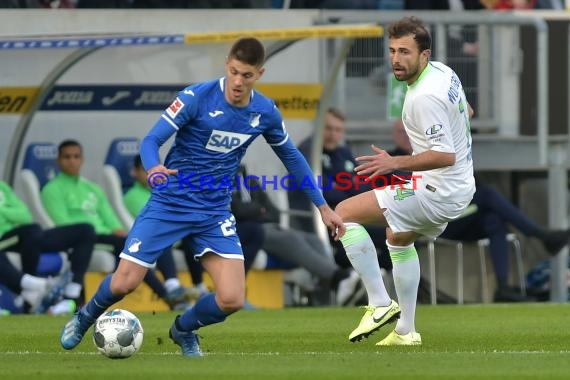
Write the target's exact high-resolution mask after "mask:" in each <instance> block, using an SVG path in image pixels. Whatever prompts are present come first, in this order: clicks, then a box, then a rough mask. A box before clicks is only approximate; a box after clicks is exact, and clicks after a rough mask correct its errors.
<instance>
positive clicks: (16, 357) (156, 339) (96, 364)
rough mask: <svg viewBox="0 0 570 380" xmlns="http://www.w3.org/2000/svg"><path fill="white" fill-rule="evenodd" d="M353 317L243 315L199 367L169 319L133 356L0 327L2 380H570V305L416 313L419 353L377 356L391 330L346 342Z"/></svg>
mask: <svg viewBox="0 0 570 380" xmlns="http://www.w3.org/2000/svg"><path fill="white" fill-rule="evenodd" d="M362 313H363V311H362V309H359V308H290V309H284V310H253V311H242V312H240V313H238V314H236V315H234V316H232V317H230V318H228V320H227V321H226V322H224V323H222V324H219V325H213V326H209V327H206V328H203V329H201V330H200V336H201V345H202V349H203V351H204V352H205V356H204V357H203V358H184V357H182V356H181V355H180V354H179V351H178V347H177V346H175V345H174V344H173V343H172V342H171V341H170V340H169V339H168V328H169V327H170V324H171V322H172V319H173V317H174V314H172V313H157V314H152V313H139V314H138V316H139V318H140V320H141V322H142V325H143V327H144V330H145V337H144V344H143V347H142V349H141V351H140V352H139V353H138V354H136V355H135V356H133V357H131V358H129V359H124V360H111V359H107V358H106V357H104V356H102V355H101V354H99V353H98V352H97V351H96V349H95V346H94V344H93V341H92V334H91V330H90V331H89V332H88V333H87V335H86V337H85V339H84V340H83V342H82V343H81V344H80V345H79V346H78V347H77V348H76V349H75V350H72V351H64V350H63V349H62V348H60V346H59V332H60V329H61V327H62V326H63V324H64V323H65V322H66V320H67V319H68V317H52V316H8V317H1V318H0V379H120V378H121V379H122V378H126V379H131V378H132V379H153V380H166V379H197V380H203V379H228V380H233V379H271V380H276V379H311V380H317V379H359V380H363V379H382V378H386V379H398V380H399V379H569V378H570V349H569V337H570V333H569V330H570V305H567V304H516V305H515V304H512V305H496V304H495V305H469V306H420V307H419V308H418V312H417V329H418V331H419V332H420V333H421V334H422V339H423V345H422V346H420V347H388V348H383V347H377V346H375V343H376V342H377V341H379V340H380V339H382V338H383V337H384V336H385V335H386V334H387V333H388V332H389V331H390V329H391V328H393V325H389V326H387V327H384V328H383V329H382V330H380V331H378V332H377V333H376V334H374V335H372V336H371V337H370V338H369V339H367V340H364V341H362V342H359V343H350V342H349V341H348V334H349V332H350V331H351V330H352V328H353V327H355V326H356V324H357V323H358V321H359V319H360V317H361V315H362Z"/></svg>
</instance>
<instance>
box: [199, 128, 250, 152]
mask: <svg viewBox="0 0 570 380" xmlns="http://www.w3.org/2000/svg"><path fill="white" fill-rule="evenodd" d="M250 137H251V135H246V134H243V133H234V132H226V131H219V130H217V129H214V130H212V134H211V135H210V138H209V139H208V143H207V144H206V149H208V150H213V151H214V152H221V153H229V152H231V151H232V150H235V149H237V148H239V147H240V146H242V145H243V144H245V143H246V142H247V140H249V138H250Z"/></svg>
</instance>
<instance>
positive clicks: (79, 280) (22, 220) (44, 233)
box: [0, 181, 95, 312]
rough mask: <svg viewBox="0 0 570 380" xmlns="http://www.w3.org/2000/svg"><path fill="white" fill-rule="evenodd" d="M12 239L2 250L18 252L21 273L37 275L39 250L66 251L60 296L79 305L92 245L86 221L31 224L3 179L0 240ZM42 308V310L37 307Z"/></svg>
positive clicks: (0, 183) (92, 233) (91, 231)
mask: <svg viewBox="0 0 570 380" xmlns="http://www.w3.org/2000/svg"><path fill="white" fill-rule="evenodd" d="M12 238H15V239H14V240H15V242H14V243H13V244H11V245H8V246H5V247H4V248H3V249H4V250H6V251H12V252H17V253H19V254H20V256H21V258H22V272H23V273H24V274H27V275H36V274H37V269H38V263H39V261H40V254H41V253H42V252H59V251H64V252H67V253H69V261H70V263H71V272H72V273H73V275H72V278H71V279H70V280H71V282H69V283H68V284H66V285H65V288H64V289H63V296H64V297H65V298H67V299H72V300H74V301H75V302H76V304H77V305H82V304H83V301H84V298H83V294H82V291H83V288H84V278H85V272H86V271H87V267H88V265H89V261H90V260H91V254H92V252H93V245H94V244H95V231H94V229H93V227H92V226H91V225H90V224H87V223H73V224H69V225H66V226H61V227H56V228H50V229H46V230H42V228H41V227H40V226H39V225H38V224H36V223H33V220H32V213H31V212H30V210H29V209H28V206H26V204H25V203H24V202H23V201H22V200H21V199H20V198H19V197H18V196H17V195H16V194H15V193H14V191H13V190H12V188H11V187H10V186H9V185H8V184H7V183H6V182H3V181H0V240H3V241H6V240H8V239H12ZM0 277H3V278H5V279H6V278H7V277H5V276H0ZM16 277H20V279H21V276H19V275H18V274H14V280H13V281H12V282H11V284H12V286H16V284H19V283H20V281H19V280H18V281H16V280H17V279H16ZM16 293H18V291H16ZM42 311H45V310H40V312H42Z"/></svg>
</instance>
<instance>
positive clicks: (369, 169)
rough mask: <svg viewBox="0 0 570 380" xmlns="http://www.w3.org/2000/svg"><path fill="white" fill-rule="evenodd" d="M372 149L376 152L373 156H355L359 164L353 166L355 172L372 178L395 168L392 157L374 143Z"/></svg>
mask: <svg viewBox="0 0 570 380" xmlns="http://www.w3.org/2000/svg"><path fill="white" fill-rule="evenodd" d="M372 150H373V151H374V152H375V153H376V154H375V155H373V156H360V157H356V161H357V162H358V163H359V164H360V165H358V166H357V167H355V168H354V171H355V172H356V174H358V175H367V176H369V177H370V178H373V177H376V176H379V175H382V174H387V173H392V172H393V171H394V169H395V165H394V162H393V160H394V157H392V156H390V155H389V154H388V153H387V152H386V151H385V150H382V149H380V148H378V147H377V146H375V145H372Z"/></svg>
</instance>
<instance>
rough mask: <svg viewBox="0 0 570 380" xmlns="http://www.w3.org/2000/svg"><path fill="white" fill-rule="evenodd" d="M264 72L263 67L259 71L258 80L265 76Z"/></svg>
mask: <svg viewBox="0 0 570 380" xmlns="http://www.w3.org/2000/svg"><path fill="white" fill-rule="evenodd" d="M264 72H265V67H262V68H261V69H259V71H258V73H259V76H258V77H257V79H259V78H261V77H262V76H263V73H264Z"/></svg>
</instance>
